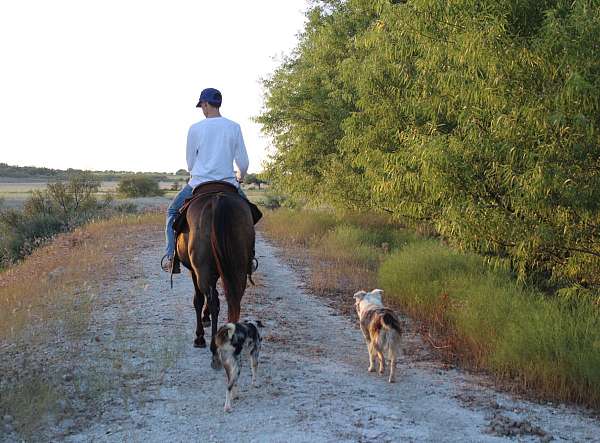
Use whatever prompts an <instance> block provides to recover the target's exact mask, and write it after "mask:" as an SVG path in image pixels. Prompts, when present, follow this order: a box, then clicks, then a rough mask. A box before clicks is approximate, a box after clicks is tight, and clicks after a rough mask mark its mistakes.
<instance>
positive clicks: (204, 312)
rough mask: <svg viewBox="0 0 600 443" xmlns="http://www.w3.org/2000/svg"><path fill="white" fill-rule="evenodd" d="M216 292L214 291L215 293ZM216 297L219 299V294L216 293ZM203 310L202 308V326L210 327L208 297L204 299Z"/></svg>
mask: <svg viewBox="0 0 600 443" xmlns="http://www.w3.org/2000/svg"><path fill="white" fill-rule="evenodd" d="M216 291H217V290H216V289H215V292H216ZM217 297H219V293H218V292H217ZM205 300H206V301H205V303H204V308H202V326H204V327H205V328H206V327H209V326H210V308H209V306H208V297H205Z"/></svg>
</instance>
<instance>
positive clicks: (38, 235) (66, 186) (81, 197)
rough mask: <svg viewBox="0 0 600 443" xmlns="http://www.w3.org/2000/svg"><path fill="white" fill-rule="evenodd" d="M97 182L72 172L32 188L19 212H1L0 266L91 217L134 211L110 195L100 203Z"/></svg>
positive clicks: (8, 210)
mask: <svg viewBox="0 0 600 443" xmlns="http://www.w3.org/2000/svg"><path fill="white" fill-rule="evenodd" d="M99 185H100V184H99V182H98V181H97V180H96V179H94V178H93V177H92V176H91V175H90V174H88V173H82V174H75V175H72V176H71V178H70V179H69V181H67V182H56V183H50V184H48V188H47V189H46V190H44V191H34V192H33V194H32V196H31V197H30V198H29V199H28V200H27V201H26V202H25V205H24V207H23V210H22V211H18V210H14V209H4V210H1V211H0V234H1V236H0V265H2V266H6V265H7V264H9V263H13V262H16V261H18V260H20V259H21V258H23V257H24V256H26V255H28V254H30V253H31V252H32V251H33V250H34V249H35V248H36V247H38V246H39V245H41V244H43V243H44V242H45V241H46V240H47V239H49V238H51V237H53V236H54V235H55V234H58V233H60V232H65V231H69V230H72V229H73V228H75V227H77V226H80V225H81V224H84V223H86V222H88V221H89V220H91V219H93V218H99V217H108V216H110V215H113V214H115V213H117V214H122V213H129V212H133V211H135V207H134V206H133V205H131V204H125V205H116V206H115V205H113V200H112V196H111V195H110V194H108V195H106V196H105V199H104V201H102V202H99V201H98V200H97V198H96V195H95V193H96V192H97V190H98V188H99Z"/></svg>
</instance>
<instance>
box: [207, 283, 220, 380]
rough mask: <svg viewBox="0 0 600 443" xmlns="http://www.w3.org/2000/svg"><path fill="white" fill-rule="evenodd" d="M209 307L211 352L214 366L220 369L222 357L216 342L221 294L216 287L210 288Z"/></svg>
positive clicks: (208, 295)
mask: <svg viewBox="0 0 600 443" xmlns="http://www.w3.org/2000/svg"><path fill="white" fill-rule="evenodd" d="M207 297H208V307H209V309H210V320H211V325H210V326H211V339H210V352H211V353H212V364H211V366H212V368H213V369H219V368H220V367H221V359H220V358H219V356H218V355H217V345H216V344H215V337H216V335H217V325H218V323H219V310H220V305H219V295H218V292H217V289H216V288H215V287H211V288H210V289H209V293H208V294H207Z"/></svg>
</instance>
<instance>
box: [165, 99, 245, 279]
mask: <svg viewBox="0 0 600 443" xmlns="http://www.w3.org/2000/svg"><path fill="white" fill-rule="evenodd" d="M222 101H223V99H222V96H221V93H220V92H219V91H218V90H216V89H214V88H207V89H204V90H203V91H202V93H201V94H200V100H198V104H197V105H196V107H197V108H202V113H203V114H204V117H206V118H205V119H204V120H201V121H199V122H198V123H195V124H193V125H192V126H191V127H190V130H189V131H188V137H187V149H186V160H187V166H188V171H189V172H190V176H191V177H190V180H189V181H188V183H187V184H186V185H185V186H184V187H183V189H182V190H181V191H180V192H179V194H177V196H175V198H174V199H173V202H172V203H171V205H170V206H169V209H168V210H167V223H166V228H165V235H166V240H167V247H166V250H165V256H164V257H163V259H162V260H161V266H162V268H163V270H165V271H167V272H171V268H172V267H173V254H174V252H175V235H174V232H173V221H174V220H175V218H176V217H177V214H178V213H179V209H180V208H181V207H182V206H183V203H184V201H185V199H186V198H188V197H191V196H192V192H193V190H194V188H195V187H196V186H198V185H199V184H201V183H205V182H208V181H213V180H221V181H225V182H228V183H231V184H232V185H234V186H236V187H237V188H238V190H239V191H240V193H241V190H240V182H242V181H243V179H244V176H245V175H246V172H247V171H248V153H247V152H246V146H245V145H244V139H243V137H242V131H241V128H240V125H238V124H237V123H235V122H233V121H231V120H229V119H227V118H225V117H222V116H221V113H220V107H221V103H222ZM234 161H235V164H236V166H237V167H238V171H237V172H234V170H233V162H234ZM242 195H243V193H242ZM177 264H178V263H177ZM177 264H176V267H175V268H174V269H173V273H178V272H180V271H179V269H178V266H177Z"/></svg>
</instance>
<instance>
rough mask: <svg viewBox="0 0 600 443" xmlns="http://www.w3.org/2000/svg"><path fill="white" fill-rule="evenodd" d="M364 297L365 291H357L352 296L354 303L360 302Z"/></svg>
mask: <svg viewBox="0 0 600 443" xmlns="http://www.w3.org/2000/svg"><path fill="white" fill-rule="evenodd" d="M365 295H367V292H366V291H358V292H356V293H355V294H354V299H355V300H356V301H360V300H362V299H363V298H364V297H365Z"/></svg>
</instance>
